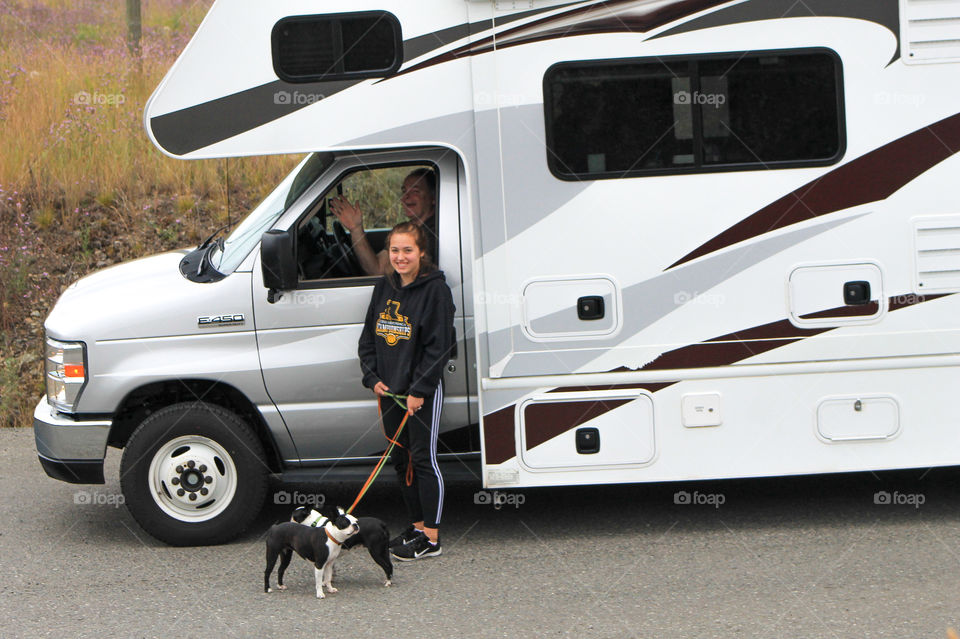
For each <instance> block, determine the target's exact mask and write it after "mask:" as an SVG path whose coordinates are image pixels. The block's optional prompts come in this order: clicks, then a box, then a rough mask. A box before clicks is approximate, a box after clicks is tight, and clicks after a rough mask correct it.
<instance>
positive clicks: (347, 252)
mask: <svg viewBox="0 0 960 639" xmlns="http://www.w3.org/2000/svg"><path fill="white" fill-rule="evenodd" d="M332 226H333V239H334V241H335V242H336V244H337V250H338V251H339V252H340V255H341V256H342V258H343V260H344V261H345V262H346V264H345V265H343V264H341V265H340V266H341V267H344V269H343V270H347V269H349V271H350V272H349V273H348V275H363V269H362V268H360V261H359V260H358V259H357V256H356V255H355V254H354V252H353V243H352V242H351V241H350V238H348V237H347V231H346V230H345V229H344V228H343V224H340V222H339V221H338V220H334V222H333V225H332ZM338 261H339V260H338Z"/></svg>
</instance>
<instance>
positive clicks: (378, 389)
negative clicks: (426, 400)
mask: <svg viewBox="0 0 960 639" xmlns="http://www.w3.org/2000/svg"><path fill="white" fill-rule="evenodd" d="M373 392H374V393H376V394H377V396H378V397H383V394H384V393H388V392H390V389H389V388H388V387H387V385H386V384H384V383H383V382H377V383H376V385H375V386H374V387H373ZM420 401H421V403H422V402H423V400H420Z"/></svg>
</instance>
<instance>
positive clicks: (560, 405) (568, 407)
mask: <svg viewBox="0 0 960 639" xmlns="http://www.w3.org/2000/svg"><path fill="white" fill-rule="evenodd" d="M632 401H633V400H632V399H609V400H603V399H599V400H597V399H594V400H586V401H579V402H551V403H533V404H530V405H529V406H527V407H526V408H525V409H524V420H523V423H524V425H525V426H526V435H527V437H526V440H527V442H526V448H527V450H530V449H531V448H533V447H534V446H539V445H540V444H542V443H544V442H545V441H547V440H548V439H553V438H554V437H556V436H557V435H562V434H563V433H565V432H567V431H568V430H573V429H574V428H576V427H577V426H580V425H581V424H585V423H586V422H589V421H590V420H591V419H594V418H596V417H600V416H601V415H603V414H604V413H606V412H607V411H611V410H613V409H614V408H617V407H619V406H623V405H624V404H626V403H627V402H632Z"/></svg>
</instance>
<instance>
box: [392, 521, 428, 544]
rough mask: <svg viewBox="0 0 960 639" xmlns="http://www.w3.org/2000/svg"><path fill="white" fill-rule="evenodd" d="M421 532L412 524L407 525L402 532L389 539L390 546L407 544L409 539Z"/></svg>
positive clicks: (414, 537) (411, 539)
mask: <svg viewBox="0 0 960 639" xmlns="http://www.w3.org/2000/svg"><path fill="white" fill-rule="evenodd" d="M422 534H423V533H422V532H421V531H419V530H417V529H416V528H414V527H413V524H410V525H409V526H407V529H406V530H404V531H403V532H402V533H400V534H399V535H397V536H396V537H394V538H393V539H391V540H390V548H396V547H398V546H403V545H406V544H409V543H410V542H411V541H413V540H414V539H416V538H417V536H418V535H422Z"/></svg>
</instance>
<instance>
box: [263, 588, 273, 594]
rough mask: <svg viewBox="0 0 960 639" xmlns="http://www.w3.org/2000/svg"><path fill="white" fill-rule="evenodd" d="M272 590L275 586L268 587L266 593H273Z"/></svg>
mask: <svg viewBox="0 0 960 639" xmlns="http://www.w3.org/2000/svg"><path fill="white" fill-rule="evenodd" d="M271 592H273V588H267V590H266V592H265V593H264V594H267V593H271Z"/></svg>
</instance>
